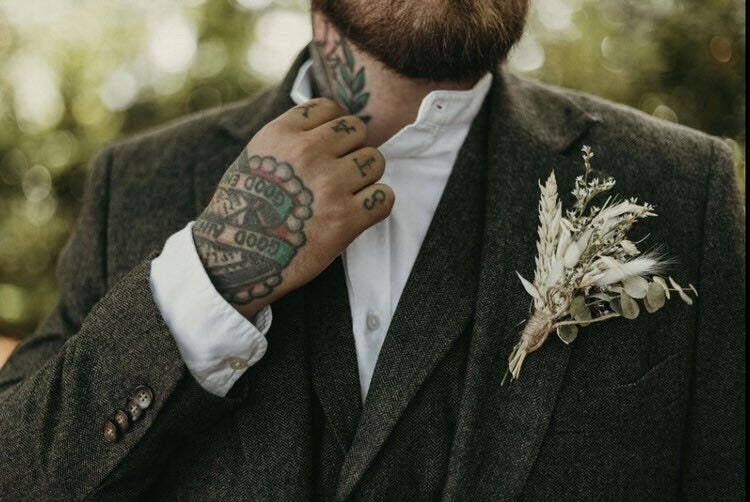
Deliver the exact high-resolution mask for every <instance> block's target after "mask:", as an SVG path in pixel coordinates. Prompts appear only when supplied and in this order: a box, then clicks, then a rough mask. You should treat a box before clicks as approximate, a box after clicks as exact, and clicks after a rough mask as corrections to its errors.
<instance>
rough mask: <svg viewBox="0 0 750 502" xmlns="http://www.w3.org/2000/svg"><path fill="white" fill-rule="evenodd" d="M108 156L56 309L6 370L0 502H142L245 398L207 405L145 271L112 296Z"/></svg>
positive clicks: (0, 375)
mask: <svg viewBox="0 0 750 502" xmlns="http://www.w3.org/2000/svg"><path fill="white" fill-rule="evenodd" d="M111 155H112V154H111V153H110V152H107V151H105V152H104V153H102V154H100V155H99V156H98V158H97V160H96V161H95V162H94V166H93V169H92V173H91V176H90V179H89V182H88V185H87V189H86V196H85V200H84V207H83V210H82V214H81V217H80V219H79V222H78V225H77V227H76V229H75V231H74V233H73V236H72V238H71V240H70V242H69V244H68V246H67V247H66V249H65V250H64V252H63V255H62V257H61V259H60V262H59V266H58V275H59V285H60V300H59V303H58V305H57V306H56V307H55V309H54V311H53V312H52V314H51V315H50V316H49V318H48V319H47V320H46V321H45V323H44V324H43V325H42V326H41V327H40V329H39V330H38V331H37V332H36V333H35V334H34V335H33V336H32V337H31V338H29V339H28V340H26V341H24V342H23V343H21V344H20V345H19V346H18V347H17V348H16V350H15V351H14V353H13V354H12V355H11V357H10V359H9V360H8V362H7V363H6V365H5V366H4V367H3V368H2V369H1V370H0V465H2V466H3V467H2V469H0V493H2V496H1V497H0V498H6V497H7V499H8V500H34V499H37V500H44V499H46V498H47V497H49V496H50V494H55V498H66V499H73V500H79V499H89V498H94V499H99V498H101V497H105V498H107V499H113V498H122V499H127V500H130V499H134V498H137V497H138V496H139V495H140V494H141V493H142V492H143V490H144V489H146V488H148V486H149V485H150V484H151V482H152V481H153V480H154V479H156V476H158V474H159V469H158V467H159V465H161V464H162V463H163V461H164V460H165V459H166V458H167V457H168V456H169V455H170V453H172V452H173V451H174V449H175V447H176V446H177V445H179V444H180V443H181V442H183V441H185V440H186V439H187V438H189V437H190V435H193V434H196V433H199V432H200V431H201V430H202V429H204V428H205V427H207V426H209V425H210V424H211V423H213V422H214V421H215V420H217V419H218V418H219V417H220V416H222V415H223V414H226V413H228V412H229V411H231V410H232V409H234V408H235V407H236V406H237V405H238V404H239V402H240V401H242V399H243V397H244V395H243V386H241V385H236V386H235V388H234V389H233V390H232V392H231V393H230V396H229V397H227V398H221V397H218V396H215V395H213V394H210V393H208V392H206V391H205V390H203V389H202V388H201V387H200V386H199V385H198V384H197V383H196V382H195V380H194V379H193V378H192V376H191V374H190V372H188V371H186V368H185V365H184V363H183V361H182V359H181V357H180V353H179V351H178V349H177V346H176V345H175V342H174V338H173V336H172V334H171V333H170V332H169V330H168V328H167V326H166V325H165V323H164V321H163V319H162V318H161V315H160V313H159V310H158V308H157V306H156V304H155V303H154V299H153V297H152V293H151V289H150V286H149V270H150V259H146V260H144V261H143V262H141V263H140V264H139V265H137V266H136V267H135V268H134V269H133V270H132V271H130V273H128V274H126V275H125V276H124V277H123V278H122V279H121V280H120V281H119V282H118V283H117V284H114V285H112V286H111V287H110V285H108V284H107V276H108V274H107V259H106V257H107V252H108V250H107V248H106V242H107V238H106V237H107V216H108V215H107V205H108V199H109V198H108V191H109V165H110V160H111ZM139 386H147V387H149V388H150V389H151V390H152V392H153V399H152V402H151V404H150V405H149V406H148V407H147V408H146V409H145V410H144V411H143V413H142V415H141V417H140V419H139V420H137V421H133V422H131V423H130V426H129V430H127V431H125V432H122V431H121V432H119V434H118V440H117V441H116V442H114V443H112V442H109V441H108V440H106V439H105V436H104V427H105V423H106V422H107V421H112V420H113V417H114V415H115V413H116V412H117V411H118V410H126V409H127V408H126V404H127V403H128V401H129V399H130V397H131V396H133V395H134V392H135V390H136V388H138V387H139ZM113 423H114V422H113Z"/></svg>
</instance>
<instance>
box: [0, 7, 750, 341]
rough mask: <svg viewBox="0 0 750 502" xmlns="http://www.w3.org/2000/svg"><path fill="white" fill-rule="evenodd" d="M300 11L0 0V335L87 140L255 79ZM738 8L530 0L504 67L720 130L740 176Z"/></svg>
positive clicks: (112, 136) (39, 285) (82, 166)
mask: <svg viewBox="0 0 750 502" xmlns="http://www.w3.org/2000/svg"><path fill="white" fill-rule="evenodd" d="M307 8H308V2H307V1H306V0H285V1H271V0H180V1H177V0H168V1H167V0H110V1H107V2H101V1H98V0H25V1H24V2H21V1H20V0H0V334H14V335H19V336H23V335H25V334H27V333H29V332H31V331H32V330H33V329H34V327H35V326H36V324H37V323H38V322H39V321H40V319H41V318H42V317H43V316H44V315H45V314H46V312H47V311H49V309H50V308H51V307H52V305H53V304H54V301H55V298H56V292H55V290H56V284H55V278H54V268H55V262H56V259H57V256H58V254H59V252H60V249H61V248H62V246H63V245H64V243H65V241H66V239H67V237H68V235H69V234H70V231H71V230H72V227H73V225H74V223H75V218H76V215H77V213H78V211H79V209H80V204H81V195H82V190H83V185H84V180H85V177H86V174H87V166H88V162H89V160H90V159H91V158H92V156H93V155H94V153H95V152H96V151H97V150H98V149H99V148H101V146H103V145H104V144H105V143H108V142H111V141H114V140H116V139H117V138H120V137H122V136H125V135H128V134H132V133H133V132H135V131H139V130H142V129H144V128H148V127H151V126H153V125H156V124H159V123H163V122H165V121H167V120H170V119H172V118H175V117H178V116H181V115H184V114H187V113H191V112H195V111H197V110H201V109H204V108H207V107H212V106H217V105H221V104H223V103H228V102H231V101H234V100H237V99H241V98H243V97H246V96H248V95H251V94H254V93H256V92H257V91H259V90H260V89H261V88H262V87H263V86H265V85H268V84H270V83H271V82H272V81H273V80H274V79H276V78H277V77H278V76H279V72H280V69H283V67H284V65H285V64H286V62H287V61H289V59H290V58H291V57H292V56H293V55H294V54H295V53H296V52H297V50H299V49H300V48H301V47H302V45H304V40H305V37H306V36H309V35H308V33H309V28H306V29H307V30H308V31H305V30H299V29H297V27H299V26H300V23H301V22H304V20H305V16H306V15H307V12H306V9H307ZM744 8H745V3H744V1H741V0H654V1H651V2H640V1H637V0H627V1H625V0H536V2H535V3H534V8H533V10H532V15H531V18H530V21H529V30H528V32H527V35H526V36H525V38H524V39H523V41H522V42H521V43H520V44H519V46H518V47H517V49H516V50H515V52H514V54H513V56H512V58H511V61H510V64H511V66H512V67H513V68H514V69H515V70H516V71H519V72H522V73H525V74H526V75H528V76H531V77H533V78H537V79H540V80H543V81H546V82H549V83H553V84H557V85H561V86H565V87H570V88H575V89H580V90H583V91H587V92H591V93H593V94H597V95H600V96H603V97H606V98H609V99H613V100H615V101H619V102H622V103H625V104H628V105H630V106H634V107H636V108H639V109H641V110H642V111H644V112H646V113H649V114H653V115H655V116H657V117H660V118H662V119H664V120H671V121H674V122H679V123H681V124H685V125H687V126H690V127H694V128H697V129H700V130H703V131H705V132H708V133H710V134H714V135H717V136H721V137H723V138H725V140H726V141H727V142H728V143H729V144H730V145H731V146H732V148H733V149H734V150H735V152H736V159H737V173H738V180H739V182H740V183H741V184H742V185H743V186H744V172H745V162H744V158H745V121H744V117H745V93H744V86H745V65H744V61H745V13H744ZM175 19H177V21H174V20H175ZM170 23H171V24H170ZM175 23H176V24H175ZM165 26H166V27H171V28H170V30H171V31H170V30H166V31H164V30H163V29H162V28H164V27H165ZM175 26H176V28H175ZM160 30H162V31H160ZM285 30H286V31H285ZM300 33H301V35H300ZM170 37H172V38H170ZM170 43H174V44H176V46H177V47H178V49H180V50H177V52H176V55H175V54H172V53H170V49H169V47H170V46H169V44H170ZM165 47H166V49H165ZM271 49H273V50H276V51H280V53H283V57H277V56H276V55H275V54H276V53H272V52H269V51H271ZM405 50H408V49H406V48H405ZM165 51H166V52H165ZM280 63H283V64H280Z"/></svg>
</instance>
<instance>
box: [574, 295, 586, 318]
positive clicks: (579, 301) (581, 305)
mask: <svg viewBox="0 0 750 502" xmlns="http://www.w3.org/2000/svg"><path fill="white" fill-rule="evenodd" d="M585 310H588V308H586V298H584V297H583V296H582V295H578V296H574V297H573V300H572V301H571V302H570V314H571V315H572V316H573V317H578V316H580V315H582V313H583V311H585Z"/></svg>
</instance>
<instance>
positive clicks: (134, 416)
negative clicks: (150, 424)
mask: <svg viewBox="0 0 750 502" xmlns="http://www.w3.org/2000/svg"><path fill="white" fill-rule="evenodd" d="M125 410H126V411H127V412H128V415H130V421H131V422H137V421H138V420H139V419H140V418H141V415H143V409H142V408H141V407H140V406H139V405H138V403H137V402H136V401H135V400H134V399H131V400H130V401H128V404H126V405H125Z"/></svg>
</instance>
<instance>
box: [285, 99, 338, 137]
mask: <svg viewBox="0 0 750 502" xmlns="http://www.w3.org/2000/svg"><path fill="white" fill-rule="evenodd" d="M348 113H349V112H347V111H346V110H344V109H343V108H342V107H341V106H339V104H338V103H336V102H335V101H333V100H331V99H328V98H315V99H311V100H310V101H307V102H305V103H302V104H301V105H297V106H295V107H293V108H291V109H289V110H287V111H286V112H284V113H283V114H281V115H280V116H279V118H277V119H276V120H278V121H279V122H282V123H284V125H288V126H290V127H294V128H295V129H301V130H303V131H309V130H310V129H315V128H316V127H318V126H319V125H322V124H325V123H326V122H329V121H331V120H333V119H335V118H338V117H342V116H344V115H348Z"/></svg>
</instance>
